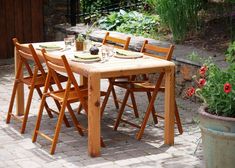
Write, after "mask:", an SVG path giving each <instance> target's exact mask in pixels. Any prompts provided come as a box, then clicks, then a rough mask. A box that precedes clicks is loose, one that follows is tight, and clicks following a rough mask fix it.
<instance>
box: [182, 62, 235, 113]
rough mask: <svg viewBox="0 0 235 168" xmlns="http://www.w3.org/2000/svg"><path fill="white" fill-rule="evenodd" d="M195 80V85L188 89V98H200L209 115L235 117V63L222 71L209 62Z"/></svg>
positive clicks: (194, 77)
mask: <svg viewBox="0 0 235 168" xmlns="http://www.w3.org/2000/svg"><path fill="white" fill-rule="evenodd" d="M193 79H194V81H195V85H194V86H193V87H190V88H188V89H187V91H186V95H187V96H188V97H191V96H193V95H195V96H197V97H199V98H200V99H201V100H202V101H203V103H204V104H205V105H206V106H207V107H208V108H207V112H208V113H211V114H215V115H219V116H225V117H235V63H231V64H230V65H229V66H228V68H227V69H221V68H219V67H218V66H217V65H215V64H214V63H211V62H210V63H209V62H208V63H206V64H204V65H203V66H202V67H201V68H200V69H199V71H198V74H197V75H195V76H193Z"/></svg>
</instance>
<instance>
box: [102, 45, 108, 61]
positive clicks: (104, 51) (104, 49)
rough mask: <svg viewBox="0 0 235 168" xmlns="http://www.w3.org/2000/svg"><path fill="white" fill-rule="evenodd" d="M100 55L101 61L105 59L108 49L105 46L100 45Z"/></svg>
mask: <svg viewBox="0 0 235 168" xmlns="http://www.w3.org/2000/svg"><path fill="white" fill-rule="evenodd" d="M101 55H102V58H101V59H102V61H106V60H107V57H108V50H107V46H102V47H101Z"/></svg>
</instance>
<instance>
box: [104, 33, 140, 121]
mask: <svg viewBox="0 0 235 168" xmlns="http://www.w3.org/2000/svg"><path fill="white" fill-rule="evenodd" d="M130 40H131V38H130V37H127V38H126V39H121V38H117V37H112V36H110V33H109V32H107V33H106V35H105V37H104V39H103V42H102V44H103V45H107V44H108V43H110V42H111V43H114V44H115V46H114V47H115V48H119V49H124V50H128V46H129V43H130ZM129 78H130V77H129V76H125V77H119V78H109V79H108V80H109V87H108V90H107V93H106V96H105V98H104V100H103V103H102V106H101V114H103V112H104V109H105V106H106V104H107V102H108V98H109V96H110V93H111V92H112V95H113V99H114V103H115V106H116V108H117V109H118V108H119V104H118V103H122V102H121V101H120V100H118V99H117V96H116V92H115V89H114V83H115V81H119V80H125V81H126V80H129ZM131 98H132V105H129V104H128V105H129V106H130V107H132V108H133V109H134V112H135V116H136V117H139V115H138V112H137V107H136V103H135V99H134V95H133V94H132V93H131Z"/></svg>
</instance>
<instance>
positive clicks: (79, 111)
mask: <svg viewBox="0 0 235 168" xmlns="http://www.w3.org/2000/svg"><path fill="white" fill-rule="evenodd" d="M81 111H82V104H81V103H80V104H79V106H78V114H81Z"/></svg>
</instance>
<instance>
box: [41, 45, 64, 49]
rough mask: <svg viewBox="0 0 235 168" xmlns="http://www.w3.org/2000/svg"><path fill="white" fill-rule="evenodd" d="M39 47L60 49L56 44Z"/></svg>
mask: <svg viewBox="0 0 235 168" xmlns="http://www.w3.org/2000/svg"><path fill="white" fill-rule="evenodd" d="M39 47H41V48H49V49H56V48H61V47H60V46H58V45H57V44H40V45H39Z"/></svg>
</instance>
